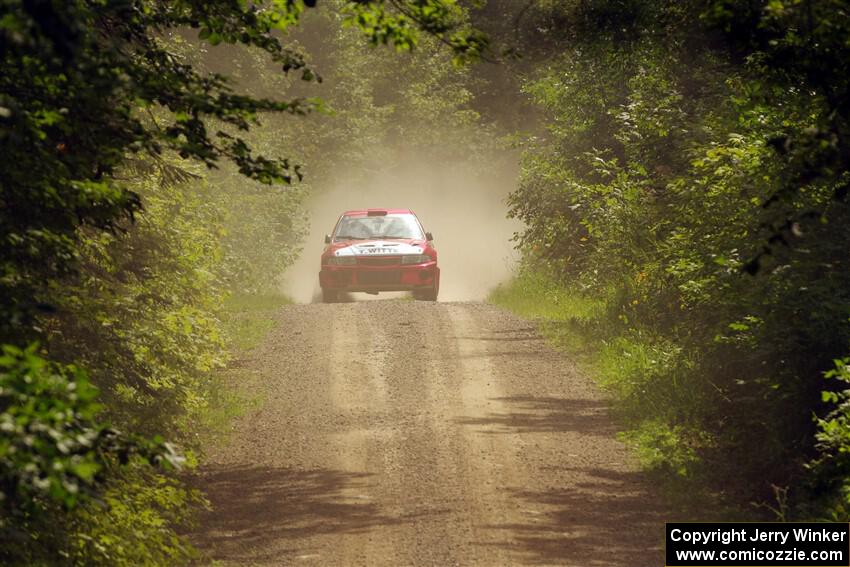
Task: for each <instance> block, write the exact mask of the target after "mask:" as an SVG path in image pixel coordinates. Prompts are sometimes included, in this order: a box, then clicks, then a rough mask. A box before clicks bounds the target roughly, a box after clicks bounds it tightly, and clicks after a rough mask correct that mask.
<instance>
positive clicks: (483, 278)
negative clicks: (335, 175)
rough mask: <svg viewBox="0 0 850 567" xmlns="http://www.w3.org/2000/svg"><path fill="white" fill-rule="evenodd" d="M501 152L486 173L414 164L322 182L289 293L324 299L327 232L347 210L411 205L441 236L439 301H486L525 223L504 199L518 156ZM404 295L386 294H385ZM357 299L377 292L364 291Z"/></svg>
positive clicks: (288, 280) (513, 255)
mask: <svg viewBox="0 0 850 567" xmlns="http://www.w3.org/2000/svg"><path fill="white" fill-rule="evenodd" d="M502 158H504V159H499V160H497V161H496V162H494V163H493V164H492V165H491V167H490V168H489V169H488V170H487V171H480V169H479V168H474V167H469V168H462V167H446V164H443V163H413V164H406V165H403V166H398V165H397V166H395V167H385V168H382V169H380V170H378V171H373V172H370V174H369V175H368V177H367V180H366V181H356V182H352V181H346V180H345V179H337V180H335V181H333V182H331V183H327V184H326V185H325V186H324V187H319V188H317V189H316V190H315V192H314V194H313V195H312V197H311V199H310V200H309V203H308V210H309V213H310V231H309V234H308V235H307V237H306V239H305V241H304V249H303V251H302V253H301V256H300V257H299V259H298V260H297V262H296V263H295V264H294V265H293V266H291V267H290V268H289V269H288V270H287V272H286V274H285V276H284V282H283V288H284V292H285V293H286V294H287V295H288V296H289V297H291V298H292V299H293V300H294V301H296V302H298V303H310V302H312V301H316V300H317V298H318V296H319V292H320V290H319V283H318V274H319V269H320V255H321V253H322V250H323V249H324V235H325V234H327V233H329V232H331V230H332V229H333V227H334V224H335V223H336V220H337V218H338V217H339V215H340V214H341V213H342V212H343V211H345V210H348V209H363V208H407V209H412V210H413V211H414V212H415V213H416V215H417V216H418V217H419V220H420V221H421V222H422V224H423V226H424V227H425V230H428V231H430V232H432V233H433V234H434V242H435V244H436V247H437V252H438V254H439V266H440V270H441V275H440V297H439V299H440V301H471V300H481V299H484V298H485V297H486V295H487V293H488V292H489V291H490V290H491V289H492V288H493V287H494V286H496V285H497V284H499V283H500V282H503V281H505V280H507V279H508V278H509V277H510V275H511V273H512V269H513V267H514V266H515V264H516V262H517V260H518V253H517V252H516V251H515V250H514V248H513V243H512V242H511V237H512V236H513V234H514V232H516V231H518V230H519V228H520V224H519V223H518V222H517V221H514V220H511V219H507V218H506V216H505V213H506V210H507V209H506V205H505V197H506V196H507V194H508V193H509V192H510V191H511V190H512V189H513V188H514V185H515V183H516V177H517V165H516V157H515V155H511V154H502ZM403 295H404V294H399V293H381V294H380V296H379V298H389V297H399V296H403ZM353 298H354V299H355V300H357V301H361V300H365V299H371V298H373V296H369V295H367V294H362V293H358V294H353Z"/></svg>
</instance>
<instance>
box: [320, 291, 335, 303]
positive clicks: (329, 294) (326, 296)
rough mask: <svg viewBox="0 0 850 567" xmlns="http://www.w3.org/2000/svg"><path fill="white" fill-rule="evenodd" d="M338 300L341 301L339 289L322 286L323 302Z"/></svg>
mask: <svg viewBox="0 0 850 567" xmlns="http://www.w3.org/2000/svg"><path fill="white" fill-rule="evenodd" d="M337 301H339V292H338V291H337V290H335V289H325V288H322V303H336V302H337Z"/></svg>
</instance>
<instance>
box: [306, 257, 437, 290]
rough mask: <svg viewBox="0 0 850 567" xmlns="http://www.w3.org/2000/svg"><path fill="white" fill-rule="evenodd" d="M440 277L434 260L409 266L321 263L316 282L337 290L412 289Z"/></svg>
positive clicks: (420, 287) (428, 284) (421, 286)
mask: <svg viewBox="0 0 850 567" xmlns="http://www.w3.org/2000/svg"><path fill="white" fill-rule="evenodd" d="M439 278H440V268H438V267H437V263H436V262H428V263H425V264H414V265H409V266H404V265H400V264H399V265H394V266H380V267H376V266H363V265H353V266H329V265H324V266H322V271H321V272H319V285H320V286H321V287H322V289H327V290H336V291H364V292H375V291H414V290H418V289H424V288H433V287H434V286H436V285H437V282H438V281H439Z"/></svg>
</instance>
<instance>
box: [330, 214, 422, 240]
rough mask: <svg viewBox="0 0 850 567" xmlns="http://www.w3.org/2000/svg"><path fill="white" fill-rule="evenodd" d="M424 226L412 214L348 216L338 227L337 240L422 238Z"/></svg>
mask: <svg viewBox="0 0 850 567" xmlns="http://www.w3.org/2000/svg"><path fill="white" fill-rule="evenodd" d="M422 236H423V235H422V227H420V226H419V222H418V221H417V220H416V217H414V216H413V215H411V214H404V213H401V214H388V215H381V216H372V217H369V216H346V217H342V220H340V221H339V225H338V226H337V227H336V233H335V234H334V239H336V240H367V239H370V238H387V239H392V238H422Z"/></svg>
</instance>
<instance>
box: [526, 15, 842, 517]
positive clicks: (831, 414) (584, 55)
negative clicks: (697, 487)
mask: <svg viewBox="0 0 850 567" xmlns="http://www.w3.org/2000/svg"><path fill="white" fill-rule="evenodd" d="M525 17H526V19H527V24H526V25H527V26H528V27H531V26H535V27H536V29H542V30H548V32H549V34H550V38H551V39H556V43H557V45H558V48H557V49H553V50H551V51H550V52H548V53H545V54H543V55H542V56H539V58H538V60H539V63H537V64H536V65H534V66H533V67H534V69H533V71H531V72H530V73H528V74H527V75H526V79H525V80H524V83H523V89H524V90H525V92H527V93H528V95H529V96H530V97H531V98H532V100H533V101H534V103H535V104H536V105H537V106H538V107H539V108H540V109H541V110H542V111H543V112H544V113H545V133H541V134H540V135H538V136H536V137H531V138H529V139H528V140H527V142H526V143H525V148H524V156H523V176H522V180H521V185H520V187H519V188H518V190H517V191H516V192H515V193H514V194H513V195H512V197H511V200H510V207H511V214H512V215H514V216H516V217H517V218H520V219H522V220H523V221H524V222H525V224H526V227H527V228H526V230H525V231H524V232H523V233H522V234H521V235H520V241H519V242H520V244H521V246H522V247H523V249H524V250H525V251H526V256H527V259H528V267H527V271H528V272H529V273H532V272H538V273H544V274H546V277H551V278H554V279H555V280H556V281H559V282H561V284H560V285H561V286H562V287H565V288H568V289H570V290H572V293H573V294H574V295H579V296H582V297H583V298H584V299H583V300H582V301H586V300H588V299H592V300H596V301H598V302H599V303H600V304H602V305H604V309H603V310H600V311H599V312H597V313H596V314H595V315H594V320H595V321H596V323H595V324H592V325H589V327H587V328H586V330H592V331H595V332H597V333H598V334H597V335H595V336H596V337H597V338H598V339H601V340H604V343H603V344H604V347H603V348H602V351H601V354H600V358H601V360H602V363H601V373H602V374H603V375H604V379H605V382H606V383H607V384H608V385H609V387H610V388H611V389H612V390H613V391H615V392H616V394H617V396H618V398H619V399H620V400H621V401H622V404H621V409H622V410H623V411H624V413H625V414H626V416H627V417H628V419H629V422H630V423H631V424H632V426H633V429H632V432H631V433H630V437H631V439H632V440H634V441H635V442H636V443H637V445H638V446H639V447H640V450H641V453H642V454H643V455H644V457H645V458H646V460H647V463H648V464H650V465H652V466H655V467H657V468H663V469H666V470H669V471H670V472H671V474H674V475H680V476H684V477H686V478H690V479H692V480H693V481H694V482H695V483H697V484H703V485H707V486H710V487H711V488H712V489H713V490H714V491H716V493H717V494H720V495H723V496H725V497H726V498H727V502H730V503H734V504H736V505H738V504H741V503H746V502H755V503H759V504H763V505H765V506H768V505H769V506H770V507H771V508H773V509H775V510H779V511H781V514H782V515H783V517H784V516H786V515H797V516H798V517H800V516H832V517H839V518H842V519H846V518H847V517H848V505H850V501H848V500H847V494H848V488H850V485H848V483H847V480H846V479H847V478H848V477H847V472H848V468H847V467H848V462H847V452H846V447H847V445H846V442H847V441H846V440H847V435H848V421H847V407H848V406H847V404H846V394H845V393H844V391H845V390H846V378H847V375H846V359H844V355H845V354H846V353H847V350H848V346H850V327H848V322H849V321H848V317H849V316H850V271H848V256H847V250H848V246H850V232H848V231H847V230H846V226H847V223H848V221H850V218H848V217H849V216H850V209H848V202H847V188H848V181H850V171H848V166H849V165H850V162H848V156H850V145H848V144H850V139H848V119H850V106H848V103H850V96H848V95H850V92H848V90H847V89H848V82H847V81H848V79H847V77H848V75H847V61H848V60H850V59H848V55H850V52H848V45H850V43H848V38H850V14H849V13H848V6H847V4H846V3H845V2H833V1H819V0H811V1H802V2H800V1H781V0H771V1H764V2H743V1H742V2H737V1H735V0H724V1H715V2H701V1H695V2H667V1H663V0H658V1H649V2H643V1H641V2H632V1H629V0H598V1H592V2H581V3H571V2H562V3H542V2H541V3H538V4H537V5H536V6H535V8H534V9H533V10H531V11H530V12H529V13H528V14H526V15H525ZM527 277H531V276H527ZM535 277H536V276H535ZM581 321H582V324H583V325H585V326H587V325H588V320H587V318H586V317H583V318H581ZM834 360H835V361H837V362H833V361H834ZM836 365H837V366H836ZM825 372H830V374H829V375H830V376H832V377H833V378H834V379H832V380H829V381H826V380H824V373H825ZM822 391H825V393H822ZM813 415H815V416H817V420H814V421H813V419H812V416H813ZM777 496H778V497H779V498H780V500H781V502H779V503H777V502H775V501H774V499H775V498H776V497H777Z"/></svg>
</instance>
